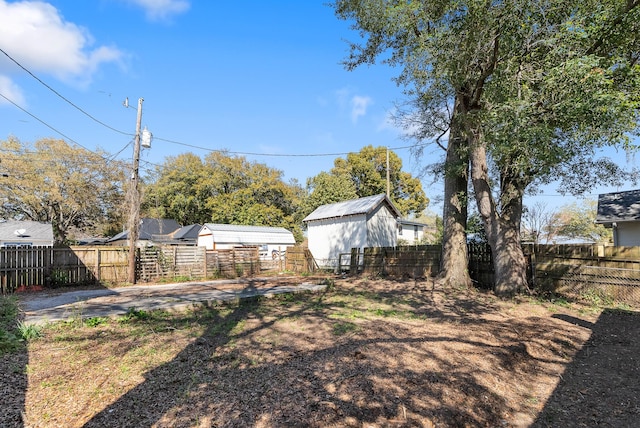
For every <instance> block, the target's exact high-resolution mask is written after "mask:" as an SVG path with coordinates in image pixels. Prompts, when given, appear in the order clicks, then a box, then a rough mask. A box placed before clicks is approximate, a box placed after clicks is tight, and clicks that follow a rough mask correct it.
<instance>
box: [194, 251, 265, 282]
mask: <svg viewBox="0 0 640 428" xmlns="http://www.w3.org/2000/svg"><path fill="white" fill-rule="evenodd" d="M206 260H207V262H206V267H207V276H208V277H211V276H213V277H223V278H238V277H242V276H252V275H257V274H259V273H260V253H259V249H258V247H243V248H233V249H230V250H207V258H206Z"/></svg>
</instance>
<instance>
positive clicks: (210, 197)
mask: <svg viewBox="0 0 640 428" xmlns="http://www.w3.org/2000/svg"><path fill="white" fill-rule="evenodd" d="M301 193H302V189H301V188H300V186H299V185H297V184H296V183H295V182H294V183H285V182H283V180H282V172H281V171H279V170H277V169H273V168H270V167H268V166H267V165H264V164H262V163H257V162H250V161H248V160H247V159H246V158H244V157H235V156H230V155H228V154H226V153H224V152H213V153H211V154H209V155H207V156H206V157H205V158H204V159H201V158H199V157H198V156H196V155H194V154H192V153H186V154H181V155H178V156H175V157H169V158H167V159H166V161H165V163H164V164H162V165H160V166H159V167H157V168H156V171H155V174H154V176H153V177H151V179H150V180H149V184H148V185H147V186H146V189H145V194H144V202H143V210H144V211H145V213H146V215H148V216H152V217H164V218H172V219H174V220H176V221H178V222H179V223H181V224H195V223H198V224H204V223H225V224H241V225H257V226H277V227H285V228H287V229H289V230H291V231H293V233H294V235H296V239H299V240H301V239H302V232H301V229H300V226H299V225H298V224H297V222H296V216H295V215H296V211H297V207H298V204H299V200H300V198H301Z"/></svg>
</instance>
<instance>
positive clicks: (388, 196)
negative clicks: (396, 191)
mask: <svg viewBox="0 0 640 428" xmlns="http://www.w3.org/2000/svg"><path fill="white" fill-rule="evenodd" d="M390 197H391V180H390V178H389V147H387V198H390Z"/></svg>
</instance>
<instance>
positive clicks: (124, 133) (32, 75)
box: [0, 48, 134, 136]
mask: <svg viewBox="0 0 640 428" xmlns="http://www.w3.org/2000/svg"><path fill="white" fill-rule="evenodd" d="M0 52H2V53H3V54H4V55H5V56H6V57H7V58H9V59H10V60H11V61H12V62H13V63H14V64H16V65H17V66H18V67H20V68H21V69H23V70H24V71H25V72H26V73H27V74H29V75H30V76H31V77H33V78H34V79H36V80H37V81H38V82H40V83H41V84H42V85H44V87H45V88H47V89H49V90H50V91H51V92H53V93H54V94H56V95H57V96H58V97H60V98H62V99H63V100H64V101H66V102H67V103H68V104H70V105H71V106H73V107H74V108H75V109H77V110H78V111H80V112H81V113H82V114H84V115H85V116H87V117H89V118H90V119H91V120H93V121H95V122H97V123H99V124H100V125H102V126H104V127H105V128H108V129H110V130H112V131H114V132H117V133H119V134H122V135H129V136H133V135H134V134H131V133H129V132H124V131H120V130H119V129H116V128H114V127H112V126H109V125H107V124H106V123H104V122H102V121H101V120H99V119H96V118H95V117H94V116H92V115H91V114H89V113H87V112H86V111H85V110H83V109H82V108H80V107H78V106H77V105H76V104H74V103H73V102H71V101H70V100H69V99H68V98H66V97H65V96H64V95H62V94H60V92H58V91H56V90H55V89H53V88H52V87H51V86H49V85H48V84H46V83H45V82H44V81H42V79H40V78H39V77H38V76H36V75H35V74H33V73H32V72H31V71H29V70H28V69H27V68H26V67H25V66H23V65H22V64H20V63H19V62H18V61H16V60H15V59H14V58H13V57H12V56H11V55H9V54H8V53H7V52H5V50H4V49H2V48H0ZM52 129H53V128H52Z"/></svg>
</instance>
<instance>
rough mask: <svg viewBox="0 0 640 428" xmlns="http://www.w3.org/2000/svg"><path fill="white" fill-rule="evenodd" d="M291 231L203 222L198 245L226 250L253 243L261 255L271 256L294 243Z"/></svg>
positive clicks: (281, 228) (209, 248)
mask: <svg viewBox="0 0 640 428" xmlns="http://www.w3.org/2000/svg"><path fill="white" fill-rule="evenodd" d="M295 243H296V240H295V238H294V237H293V233H291V232H289V231H288V230H287V229H285V228H284V227H268V226H242V225H236V224H216V223H205V225H204V226H203V227H202V229H200V233H199V234H198V246H199V247H207V249H208V250H227V249H231V248H236V247H244V246H249V245H255V246H257V247H259V248H260V255H261V257H271V255H272V254H274V252H276V251H277V252H278V253H279V252H283V251H285V250H286V248H287V247H288V246H291V245H295Z"/></svg>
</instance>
